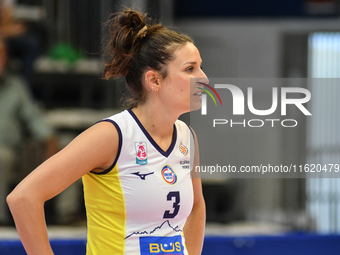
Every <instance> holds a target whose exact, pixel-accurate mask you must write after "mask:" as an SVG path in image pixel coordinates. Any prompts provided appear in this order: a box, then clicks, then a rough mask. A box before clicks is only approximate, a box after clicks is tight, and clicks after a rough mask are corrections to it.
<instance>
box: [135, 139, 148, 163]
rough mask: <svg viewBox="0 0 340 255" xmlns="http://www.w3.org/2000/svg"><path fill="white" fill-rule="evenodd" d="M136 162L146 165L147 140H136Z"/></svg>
mask: <svg viewBox="0 0 340 255" xmlns="http://www.w3.org/2000/svg"><path fill="white" fill-rule="evenodd" d="M135 149H136V164H138V165H145V164H147V163H148V154H147V147H146V142H135Z"/></svg>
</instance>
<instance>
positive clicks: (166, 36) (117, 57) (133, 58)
mask: <svg viewBox="0 0 340 255" xmlns="http://www.w3.org/2000/svg"><path fill="white" fill-rule="evenodd" d="M108 25H109V31H110V34H109V42H108V44H107V45H106V47H107V52H108V54H109V56H110V60H109V61H108V62H107V63H106V65H105V69H104V71H103V76H104V78H105V79H109V78H110V77H119V76H124V78H125V82H126V85H127V87H128V89H129V91H130V94H131V95H130V98H129V99H127V101H126V102H125V105H126V107H127V108H133V107H136V106H137V104H138V103H140V102H143V101H144V100H145V91H144V88H143V77H142V76H143V74H144V72H145V71H146V70H148V69H152V70H154V71H157V72H159V73H160V74H161V75H162V78H166V77H167V64H168V63H169V62H170V61H171V60H172V59H173V58H174V53H175V51H176V50H177V49H178V48H179V47H180V46H183V45H185V44H186V43H188V42H192V39H191V38H190V37H189V36H187V35H184V34H181V33H179V32H176V31H173V30H170V29H167V28H166V27H164V26H163V25H161V24H156V23H153V21H152V20H151V19H148V18H147V17H146V14H145V15H144V14H142V13H140V12H137V11H135V10H132V9H126V10H124V11H122V12H118V13H116V14H114V17H113V18H112V19H110V20H109V21H108Z"/></svg>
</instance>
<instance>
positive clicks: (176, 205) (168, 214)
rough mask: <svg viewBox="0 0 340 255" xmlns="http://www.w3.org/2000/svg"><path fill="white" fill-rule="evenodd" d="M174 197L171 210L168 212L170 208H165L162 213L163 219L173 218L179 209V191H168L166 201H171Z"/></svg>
mask: <svg viewBox="0 0 340 255" xmlns="http://www.w3.org/2000/svg"><path fill="white" fill-rule="evenodd" d="M173 197H174V198H175V202H174V203H173V204H172V208H173V211H172V212H170V210H166V211H165V212H164V215H163V219H173V218H175V217H176V215H177V214H178V211H179V207H180V205H179V202H180V201H181V200H180V196H179V191H170V192H169V193H168V195H167V196H166V200H167V201H172V198H173Z"/></svg>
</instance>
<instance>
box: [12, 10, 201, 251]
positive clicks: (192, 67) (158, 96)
mask: <svg viewBox="0 0 340 255" xmlns="http://www.w3.org/2000/svg"><path fill="white" fill-rule="evenodd" d="M110 22H111V25H110V38H111V39H110V41H109V43H108V52H109V53H110V55H111V59H110V60H109V61H108V63H107V64H106V67H105V70H104V77H105V78H110V77H111V76H113V77H116V76H124V77H125V81H126V85H127V87H128V89H129V90H130V92H131V99H130V100H129V101H128V103H129V104H128V109H127V110H125V111H123V112H121V113H119V114H117V115H114V116H112V117H109V118H107V119H105V120H103V121H100V122H99V123H97V124H95V125H93V126H92V127H91V128H89V129H88V130H86V131H85V132H83V133H82V134H80V135H79V136H78V137H77V138H75V139H74V140H73V141H72V142H71V143H70V144H69V145H68V146H67V147H66V148H64V149H63V150H62V151H60V152H59V153H58V154H56V155H55V156H53V157H52V158H50V159H48V160H47V161H46V162H44V163H43V164H42V165H41V166H39V167H38V168H37V169H36V170H34V171H33V172H32V173H31V174H30V175H29V176H27V177H26V178H25V179H24V180H23V181H22V182H21V183H20V184H19V185H18V186H17V187H16V188H15V189H14V191H13V192H12V193H11V194H10V195H9V196H8V198H7V201H8V204H9V206H10V209H11V212H12V214H13V217H14V219H15V223H16V227H17V230H18V232H19V235H20V237H21V240H22V242H23V245H24V247H25V249H26V251H27V253H28V254H43V255H47V254H53V252H52V249H51V247H50V244H49V241H48V236H47V232H46V224H45V221H44V211H43V207H44V202H45V201H46V200H48V199H51V198H52V197H54V196H56V195H57V194H59V193H60V192H61V191H63V190H64V189H65V188H66V187H68V186H69V185H70V184H72V183H73V182H74V181H76V180H77V179H79V178H80V177H83V183H84V193H85V205H86V212H87V220H88V222H87V224H88V240H87V241H88V242H87V254H100V255H106V254H107V255H113V254H190V255H196V254H200V253H201V249H202V244H203V235H204V225H205V203H204V200H203V196H202V190H201V181H200V179H199V178H191V177H190V168H192V167H193V165H194V166H195V165H198V164H199V159H198V144H197V141H196V137H195V135H194V133H193V131H192V130H191V129H190V128H189V127H188V126H187V125H186V124H184V123H183V122H181V121H179V120H177V119H178V117H179V116H180V115H181V114H183V113H185V112H188V111H190V109H199V108H200V105H201V96H200V91H201V90H200V89H199V88H198V87H199V86H197V84H191V83H190V80H191V78H196V79H198V81H199V82H200V83H207V82H208V80H207V77H206V76H205V74H204V73H203V71H202V69H201V62H202V60H201V57H200V54H199V51H198V50H197V48H196V47H195V46H194V44H193V42H192V40H191V39H190V38H189V37H188V36H186V35H183V34H180V33H177V32H175V31H172V30H169V29H167V28H165V27H163V26H162V25H160V24H150V23H149V20H147V19H146V17H145V16H143V15H142V14H141V13H138V12H136V11H133V10H130V9H128V10H125V11H123V12H120V13H118V14H116V16H115V17H114V18H113V19H112V20H111V21H110ZM190 102H191V103H190ZM191 139H194V140H195V142H194V144H195V146H191V147H190V140H191ZM193 147H194V148H193ZM193 152H194V160H193V162H194V163H193V165H191V166H190V164H189V162H190V154H192V155H193ZM189 166H190V167H189Z"/></svg>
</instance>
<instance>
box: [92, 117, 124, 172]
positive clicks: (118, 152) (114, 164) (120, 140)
mask: <svg viewBox="0 0 340 255" xmlns="http://www.w3.org/2000/svg"><path fill="white" fill-rule="evenodd" d="M104 121H106V122H110V123H112V124H113V125H114V126H115V127H116V129H117V132H118V140H119V141H118V151H117V156H116V158H115V160H114V162H113V163H112V165H111V166H110V167H109V168H108V169H106V170H104V171H102V172H100V173H94V172H91V173H94V174H98V175H100V174H107V173H109V172H110V171H111V170H112V169H113V168H114V167H115V166H116V164H117V161H118V158H119V155H120V152H121V150H122V144H123V136H122V131H121V130H120V127H119V126H118V124H117V123H116V122H115V121H113V120H110V119H105V120H101V121H98V122H97V123H100V122H104ZM97 123H96V124H97Z"/></svg>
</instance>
